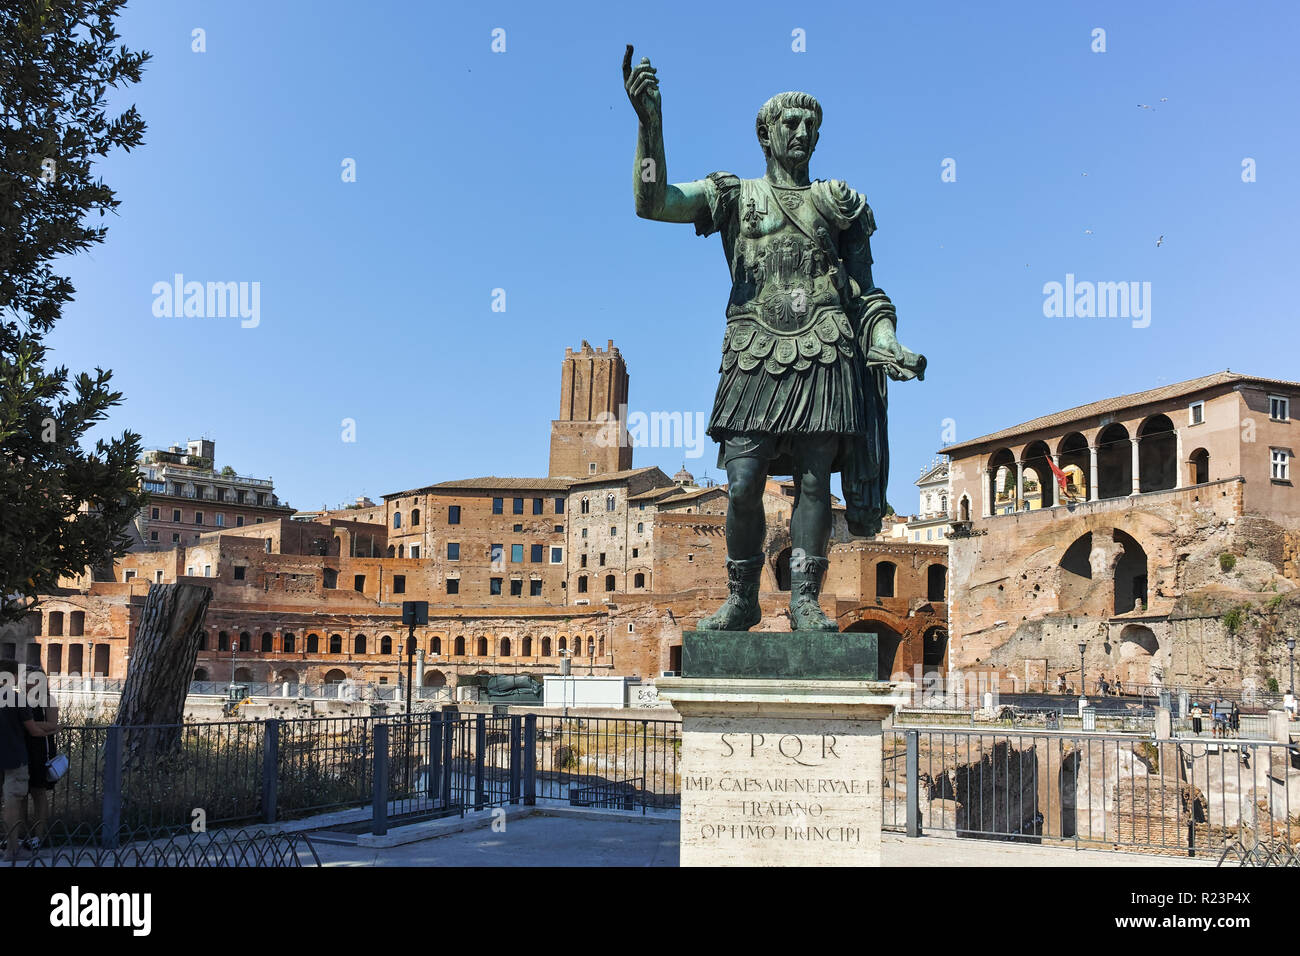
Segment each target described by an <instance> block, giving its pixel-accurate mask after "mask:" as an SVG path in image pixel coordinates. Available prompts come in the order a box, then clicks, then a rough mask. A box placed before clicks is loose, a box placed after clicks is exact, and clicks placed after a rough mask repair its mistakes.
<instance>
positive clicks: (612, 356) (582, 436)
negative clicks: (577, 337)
mask: <svg viewBox="0 0 1300 956" xmlns="http://www.w3.org/2000/svg"><path fill="white" fill-rule="evenodd" d="M626 415H627V366H626V365H625V364H623V356H621V355H619V354H618V349H616V348H614V340H613V339H610V340H609V347H608V348H607V349H593V348H592V347H591V345H590V344H589V343H588V342H587V341H586V339H584V340H583V342H582V348H581V349H580V350H579V351H577V352H575V351H574V350H573V349H565V350H564V364H563V365H562V366H561V368H560V417H559V418H557V419H555V420H554V421H553V422H551V470H550V475H551V477H552V478H587V477H590V476H591V475H603V474H608V473H609V472H613V471H626V470H627V469H629V468H631V467H632V445H631V442H630V441H629V440H628V437H627V431H626V425H627V423H626V420H625V419H626Z"/></svg>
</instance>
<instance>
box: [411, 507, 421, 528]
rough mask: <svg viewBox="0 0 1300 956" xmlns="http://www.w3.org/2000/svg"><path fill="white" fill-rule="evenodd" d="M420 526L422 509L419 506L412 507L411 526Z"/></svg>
mask: <svg viewBox="0 0 1300 956" xmlns="http://www.w3.org/2000/svg"><path fill="white" fill-rule="evenodd" d="M419 526H420V509H419V508H412V509H411V527H412V528H418V527H419Z"/></svg>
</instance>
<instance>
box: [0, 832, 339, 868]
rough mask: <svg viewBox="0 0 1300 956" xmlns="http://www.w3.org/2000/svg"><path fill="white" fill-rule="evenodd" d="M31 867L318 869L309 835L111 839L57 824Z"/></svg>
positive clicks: (118, 836) (130, 836)
mask: <svg viewBox="0 0 1300 956" xmlns="http://www.w3.org/2000/svg"><path fill="white" fill-rule="evenodd" d="M16 862H19V863H21V864H22V865H25V866H30V867H61V866H95V867H157V866H162V867H240V868H246V867H259V868H260V867H275V868H281V867H293V868H299V867H304V866H320V856H319V855H318V854H317V852H316V848H315V847H314V846H312V843H311V840H310V838H309V837H308V836H307V835H306V834H305V833H285V832H282V831H278V830H274V829H265V828H261V827H250V828H240V829H237V830H216V831H212V832H200V833H195V832H193V831H190V830H185V831H180V832H176V831H171V830H165V829H164V830H162V831H157V830H153V829H150V828H148V827H145V828H141V829H139V830H132V831H129V832H127V833H126V834H122V833H117V834H115V835H114V838H108V837H106V835H105V834H104V833H103V832H102V830H101V829H100V828H98V827H78V828H75V829H74V830H73V831H68V830H66V829H65V828H64V827H63V826H62V825H60V824H56V825H55V826H54V828H53V829H52V831H51V832H50V834H49V839H48V841H47V843H46V845H45V846H44V847H43V848H42V849H41V850H40V851H39V852H36V853H32V854H30V855H28V856H27V857H26V858H25V859H23V860H19V861H16Z"/></svg>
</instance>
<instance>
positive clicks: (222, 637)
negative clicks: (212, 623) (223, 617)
mask: <svg viewBox="0 0 1300 956" xmlns="http://www.w3.org/2000/svg"><path fill="white" fill-rule="evenodd" d="M217 650H218V651H228V650H230V635H229V634H227V633H226V632H225V631H220V632H218V634H217Z"/></svg>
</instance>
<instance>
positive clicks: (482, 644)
mask: <svg viewBox="0 0 1300 956" xmlns="http://www.w3.org/2000/svg"><path fill="white" fill-rule="evenodd" d="M478 656H479V657H487V656H488V643H487V638H486V637H480V638H479V639H478Z"/></svg>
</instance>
